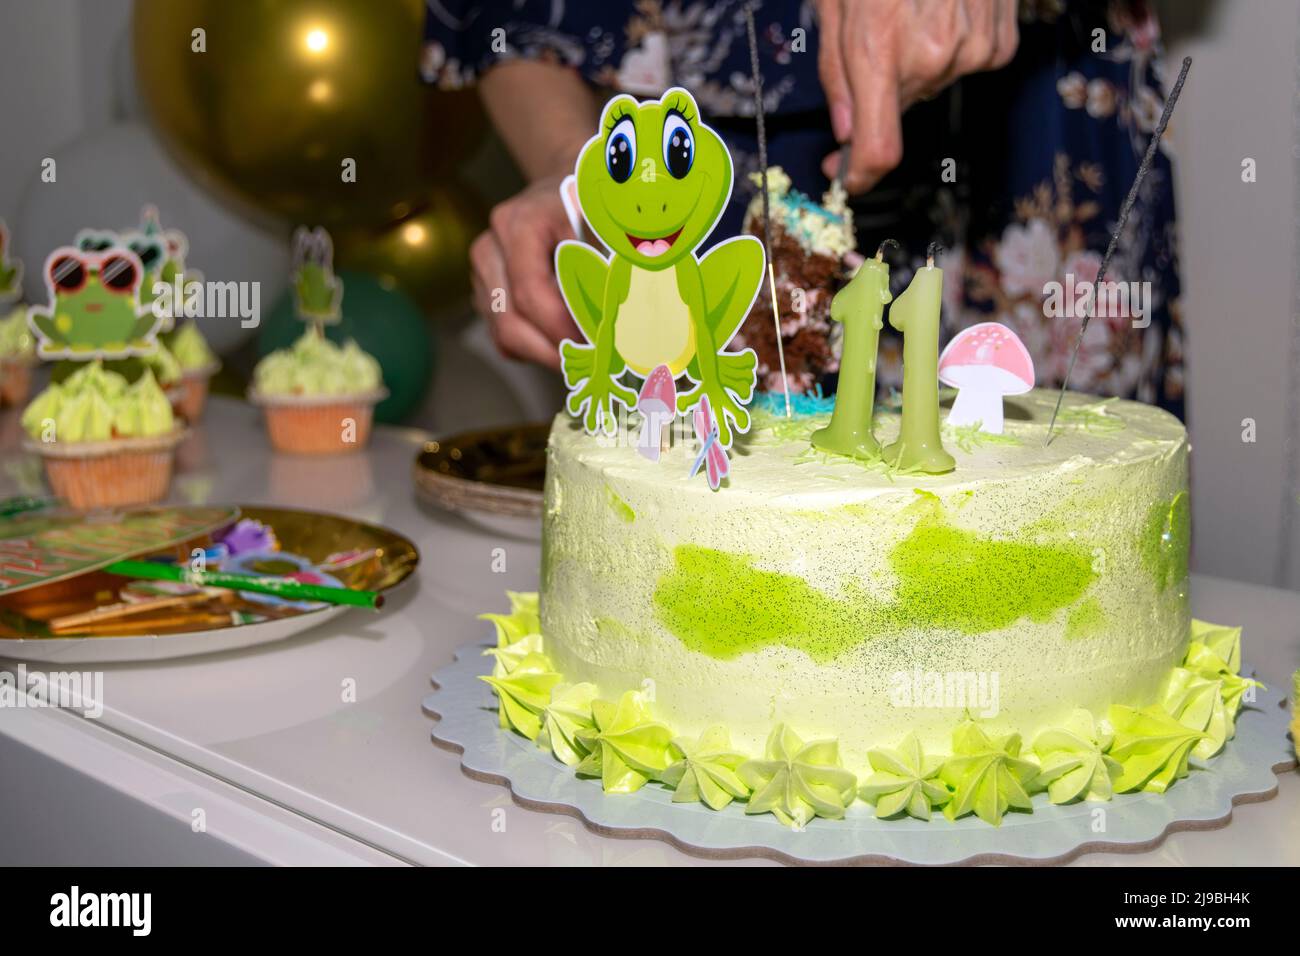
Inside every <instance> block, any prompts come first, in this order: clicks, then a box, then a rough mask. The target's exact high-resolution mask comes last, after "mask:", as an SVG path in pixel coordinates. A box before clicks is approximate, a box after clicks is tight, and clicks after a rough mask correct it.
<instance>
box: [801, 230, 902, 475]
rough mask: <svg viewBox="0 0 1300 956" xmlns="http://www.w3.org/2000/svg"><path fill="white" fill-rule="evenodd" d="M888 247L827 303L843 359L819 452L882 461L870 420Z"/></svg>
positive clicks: (816, 435) (815, 439)
mask: <svg viewBox="0 0 1300 956" xmlns="http://www.w3.org/2000/svg"><path fill="white" fill-rule="evenodd" d="M890 242H892V240H886V242H882V243H881V244H880V248H879V249H877V250H876V258H874V259H868V260H867V261H866V262H864V263H862V265H861V266H860V267H859V268H858V271H857V273H856V274H855V275H854V276H853V278H852V279H850V280H849V283H848V285H846V286H845V287H844V288H843V289H841V290H840V291H839V292H837V293H835V298H834V299H832V300H831V318H832V319H833V320H835V321H836V322H843V323H844V354H843V356H842V357H841V358H840V383H839V388H838V389H837V390H836V392H835V411H834V412H833V413H832V414H831V422H830V424H829V425H827V426H826V427H825V428H819V429H817V431H815V432H813V434H812V444H813V447H814V448H819V449H821V450H822V451H829V452H832V453H834V454H836V455H848V456H849V457H850V458H878V457H879V456H880V443H879V442H878V441H876V437H875V436H874V435H873V434H871V415H872V412H873V410H874V408H875V402H876V352H877V349H878V348H879V345H880V330H881V328H882V327H883V325H884V323H883V322H882V321H881V319H882V317H883V315H884V311H885V306H886V305H887V304H888V303H889V300H890V298H891V296H890V294H889V263H887V262H885V261H884V251H885V246H886V245H887V244H889V243H890ZM894 244H895V245H896V244H897V243H894Z"/></svg>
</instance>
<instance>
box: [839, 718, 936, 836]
mask: <svg viewBox="0 0 1300 956" xmlns="http://www.w3.org/2000/svg"><path fill="white" fill-rule="evenodd" d="M867 762H868V763H869V764H871V769H872V770H873V771H875V772H874V773H872V775H871V776H870V777H868V778H867V779H866V780H865V781H864V782H863V784H862V786H860V787H859V788H858V796H860V797H861V798H862V799H863V800H865V801H866V802H867V803H874V804H875V805H876V816H877V817H881V818H884V817H893V816H898V815H899V814H902V813H906V814H907V815H908V816H909V817H916V819H918V820H929V819H930V811H931V810H932V809H933V808H935V807H940V806H943V805H944V804H945V803H947V802H948V800H949V799H951V797H952V793H951V791H949V790H948V788H947V786H945V785H944V783H943V781H941V780H940V779H938V778H939V771H940V770H941V769H942V768H943V764H944V758H943V757H928V756H926V754H925V751H924V750H922V749H921V741H920V740H918V739H917V737H916V734H908V735H907V736H906V737H904V738H903V742H902V743H901V744H899V745H898V749H897V750H871V751H868V753H867Z"/></svg>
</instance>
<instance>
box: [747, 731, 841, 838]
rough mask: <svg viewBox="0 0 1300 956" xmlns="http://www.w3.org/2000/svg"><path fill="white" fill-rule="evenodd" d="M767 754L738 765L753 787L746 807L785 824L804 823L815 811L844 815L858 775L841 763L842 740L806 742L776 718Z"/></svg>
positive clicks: (834, 817) (832, 816) (837, 816)
mask: <svg viewBox="0 0 1300 956" xmlns="http://www.w3.org/2000/svg"><path fill="white" fill-rule="evenodd" d="M766 754H767V756H766V758H765V759H763V760H746V761H745V762H744V763H743V764H741V765H740V769H739V770H738V771H737V775H738V776H739V777H740V779H741V781H742V782H743V783H744V784H745V786H747V787H749V788H750V789H751V790H753V791H754V793H753V795H752V796H751V797H750V798H749V803H748V804H746V805H745V812H746V813H771V814H772V815H773V816H774V817H776V818H777V819H778V820H780V821H781V822H782V823H784V824H785V825H786V826H803V825H804V824H806V823H808V822H809V821H810V820H812V818H813V817H826V818H827V819H831V820H839V819H841V818H842V817H843V816H844V811H845V809H847V807H848V805H849V804H850V803H852V802H853V797H854V794H855V791H856V789H857V783H858V778H857V777H855V776H854V775H853V774H852V773H850V772H849V771H847V770H845V769H844V768H843V767H842V766H840V747H839V743H838V742H837V741H834V740H814V741H813V742H811V743H807V744H805V743H804V742H803V741H802V740H801V739H799V735H798V734H796V733H795V732H794V731H793V730H791V729H790V728H789V727H787V726H786V725H785V724H777V725H776V727H774V728H773V729H772V733H771V734H770V735H769V736H768V738H767V749H766Z"/></svg>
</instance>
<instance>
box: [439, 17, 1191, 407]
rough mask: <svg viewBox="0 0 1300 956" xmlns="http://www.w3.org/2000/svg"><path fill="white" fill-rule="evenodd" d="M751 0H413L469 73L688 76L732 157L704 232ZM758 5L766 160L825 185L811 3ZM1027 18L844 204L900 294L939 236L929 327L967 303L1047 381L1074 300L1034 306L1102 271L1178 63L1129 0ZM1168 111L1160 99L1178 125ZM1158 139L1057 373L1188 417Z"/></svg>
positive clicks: (734, 144) (745, 115) (887, 365)
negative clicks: (1108, 305)
mask: <svg viewBox="0 0 1300 956" xmlns="http://www.w3.org/2000/svg"><path fill="white" fill-rule="evenodd" d="M745 2H746V0H601V2H599V3H595V2H578V0H428V5H429V15H428V18H427V21H426V44H425V53H424V59H423V63H422V73H423V76H424V78H425V80H426V81H427V82H430V83H434V84H437V85H439V86H444V87H450V88H455V87H462V86H466V85H469V84H472V83H473V82H474V80H475V78H476V77H477V76H478V75H479V74H481V73H482V72H484V71H485V70H488V69H490V68H491V67H492V66H493V65H494V64H496V63H498V62H500V61H502V60H507V59H511V58H516V57H524V58H530V59H544V60H549V61H552V62H556V63H562V64H565V65H567V66H570V67H572V68H573V69H575V70H577V71H579V72H580V73H581V74H582V76H583V77H585V78H586V79H587V80H588V81H589V82H591V83H592V84H594V85H596V86H598V87H601V88H603V89H606V90H609V91H614V90H623V91H626V92H630V93H633V94H637V95H642V96H650V95H657V94H658V93H660V92H662V91H663V90H664V89H666V88H667V87H669V86H673V85H679V86H684V87H686V88H687V89H689V90H690V91H691V92H692V93H693V94H694V95H695V97H696V99H697V101H698V102H699V104H700V108H701V110H702V111H703V113H704V116H705V117H706V119H707V121H708V122H709V124H710V125H711V126H713V127H714V128H715V129H716V130H717V131H718V132H719V134H721V135H722V136H723V138H724V139H726V140H727V143H728V145H729V146H730V148H731V151H732V155H733V157H734V159H735V165H736V177H735V182H736V189H735V195H734V196H733V199H732V202H731V204H730V207H729V208H728V210H727V212H726V214H725V215H724V217H723V220H722V222H721V223H720V225H719V228H718V231H717V233H716V234H717V235H721V236H725V235H730V234H734V233H736V232H738V231H739V229H740V224H741V221H742V218H743V215H744V208H745V206H746V204H747V202H748V198H749V197H748V190H749V189H751V188H752V187H750V186H749V185H748V176H747V175H746V174H747V173H749V172H751V171H753V170H755V169H757V167H758V159H757V144H756V142H755V124H754V119H753V117H754V110H755V104H754V89H753V80H752V78H751V74H750V62H749V48H748V43H747V39H746V32H745V19H744V12H743V11H744V3H745ZM755 18H756V28H757V39H758V47H759V50H758V53H759V62H760V69H761V72H762V74H763V109H764V115H765V118H766V126H767V133H768V162H769V164H772V165H781V166H783V167H784V168H785V170H786V172H787V173H788V174H789V175H790V177H791V179H792V180H793V182H794V184H795V186H796V187H798V188H799V189H801V190H803V191H804V192H806V193H809V194H812V195H820V194H821V193H822V191H823V190H824V188H825V186H826V181H825V178H824V177H823V176H822V174H821V171H820V165H821V159H822V157H823V156H825V155H826V154H827V153H828V152H830V151H831V150H832V149H834V147H835V144H834V141H833V139H832V138H831V134H830V124H829V121H828V119H827V116H826V103H825V98H824V94H823V93H822V89H821V85H820V83H819V81H818V77H817V43H818V33H817V23H816V16H815V11H814V7H813V4H812V3H811V2H808V0H804V2H800V0H783V2H774V0H766V2H763V3H761V4H760V5H759V6H758V8H757V11H756V15H755ZM1020 21H1021V22H1020V46H1019V48H1018V50H1017V53H1016V56H1015V58H1014V59H1013V61H1012V62H1011V64H1010V65H1008V66H1007V67H1006V68H1004V69H1002V70H998V71H994V72H990V73H981V74H975V75H972V76H968V77H965V78H963V79H962V80H960V81H958V82H957V83H955V84H953V85H952V86H951V87H949V88H948V89H947V90H945V91H944V92H943V93H942V94H941V95H940V96H938V97H936V98H935V99H934V100H931V101H929V102H925V103H921V104H918V105H917V106H915V107H913V108H912V109H910V110H908V112H907V113H906V114H905V116H904V120H903V134H904V149H905V153H904V157H903V162H902V164H901V165H900V166H899V168H898V169H897V170H895V171H894V172H893V173H891V174H890V175H889V176H887V177H886V178H885V179H884V180H883V181H882V182H881V183H880V184H879V185H878V186H877V187H876V188H875V189H873V190H872V191H871V192H870V193H869V194H867V195H866V196H864V197H861V199H860V200H858V201H857V202H856V203H855V216H856V225H857V228H858V237H859V244H860V247H861V248H862V249H863V250H864V251H867V252H870V251H872V250H874V248H875V246H876V245H877V244H878V243H879V242H880V240H882V239H884V238H895V239H898V240H899V241H900V242H901V243H902V246H903V249H904V250H906V251H905V252H903V253H900V254H899V255H898V256H897V257H896V258H895V259H894V260H893V269H892V274H893V275H892V278H893V284H894V291H895V294H897V293H898V292H900V291H901V290H902V289H903V288H904V287H905V286H906V284H907V282H908V281H909V280H910V278H911V273H912V271H913V270H914V269H915V267H916V266H917V265H918V264H919V263H920V262H921V260H922V258H923V255H924V249H925V248H926V246H927V245H928V243H929V242H930V241H932V240H937V241H938V242H940V243H941V244H942V246H943V247H944V250H945V251H944V252H943V253H942V255H941V257H940V262H939V264H940V265H941V266H943V268H944V270H945V278H946V280H947V281H946V282H945V284H944V292H945V301H944V315H943V338H944V339H947V338H949V337H951V336H952V335H954V334H956V332H958V331H959V330H961V329H962V328H965V327H966V326H969V325H971V324H974V323H976V322H983V321H996V322H1002V323H1005V324H1006V325H1008V326H1010V327H1011V328H1012V329H1014V330H1015V331H1016V332H1017V334H1019V336H1020V337H1021V339H1022V340H1023V341H1024V342H1025V344H1026V346H1027V347H1028V348H1029V350H1030V352H1031V354H1032V355H1033V356H1034V360H1035V366H1036V372H1037V379H1038V384H1039V385H1042V386H1046V387H1054V386H1059V385H1060V383H1061V381H1062V378H1063V377H1064V374H1065V369H1066V366H1067V364H1068V361H1069V355H1070V351H1071V349H1072V348H1073V345H1074V341H1075V338H1076V336H1077V334H1078V330H1079V326H1080V319H1079V314H1078V312H1077V311H1074V310H1069V311H1067V312H1066V313H1065V314H1064V315H1060V314H1058V313H1059V310H1056V309H1053V308H1048V305H1049V304H1050V303H1051V300H1050V298H1049V289H1051V288H1052V285H1053V284H1054V283H1059V284H1060V286H1061V287H1062V288H1064V290H1065V293H1066V296H1067V298H1068V293H1069V291H1070V290H1071V289H1073V288H1076V287H1077V286H1078V284H1079V283H1082V282H1086V281H1088V280H1090V279H1092V278H1095V276H1096V274H1097V270H1098V269H1099V267H1100V264H1101V258H1102V255H1103V253H1104V252H1105V249H1106V245H1107V242H1108V240H1109V236H1110V232H1111V231H1112V230H1113V229H1114V227H1115V224H1116V221H1117V219H1118V215H1119V209H1120V206H1121V204H1122V203H1123V201H1124V197H1125V195H1126V194H1127V192H1128V190H1129V187H1130V185H1131V184H1132V182H1133V179H1134V176H1135V175H1136V172H1137V168H1138V165H1139V163H1140V162H1141V159H1142V155H1143V153H1144V152H1145V151H1146V147H1147V144H1148V142H1149V140H1150V136H1151V132H1152V129H1153V128H1154V126H1155V124H1156V122H1157V120H1158V119H1159V116H1160V113H1161V110H1162V109H1163V106H1164V93H1163V90H1164V88H1165V86H1166V85H1167V81H1171V80H1172V77H1171V76H1166V73H1165V69H1164V63H1163V61H1162V59H1161V48H1160V36H1159V30H1158V27H1157V25H1156V22H1155V19H1154V17H1153V15H1152V13H1151V11H1150V10H1149V9H1148V7H1147V6H1146V4H1145V3H1144V2H1143V0H1021V3H1020ZM1176 127H1177V119H1176V117H1175V121H1174V122H1173V123H1172V124H1171V127H1170V129H1171V134H1172V136H1173V138H1176V136H1177V133H1176ZM1171 152H1172V148H1171V145H1170V136H1166V137H1165V139H1164V140H1162V142H1161V149H1160V153H1159V154H1158V155H1157V157H1156V162H1155V164H1154V166H1153V167H1152V169H1151V172H1150V173H1149V175H1148V176H1147V178H1146V181H1145V183H1144V186H1143V188H1142V190H1141V192H1140V194H1139V196H1138V198H1137V203H1136V205H1135V207H1134V210H1133V213H1132V215H1131V216H1130V219H1129V222H1128V226H1127V228H1126V230H1125V233H1124V235H1123V236H1122V237H1121V240H1120V242H1119V245H1118V247H1117V249H1116V252H1115V255H1114V257H1113V258H1112V261H1111V264H1110V267H1109V270H1108V273H1107V280H1108V282H1110V281H1115V282H1118V283H1122V284H1123V287H1124V288H1125V289H1126V290H1132V294H1133V296H1135V298H1133V299H1132V300H1131V302H1130V303H1129V305H1130V307H1129V308H1127V309H1122V308H1121V309H1109V310H1106V311H1107V314H1106V315H1102V314H1100V312H1099V314H1098V315H1097V317H1096V318H1095V319H1093V320H1092V321H1091V322H1090V324H1089V326H1088V331H1087V334H1086V337H1085V338H1084V341H1083V346H1082V348H1081V350H1080V353H1079V358H1078V361H1077V364H1076V365H1075V368H1074V371H1073V373H1072V375H1071V377H1070V386H1071V387H1072V388H1074V389H1077V390H1080V391H1085V392H1092V393H1095V394H1103V395H1118V396H1121V397H1126V398H1137V399H1139V400H1141V401H1146V402H1151V403H1154V404H1159V405H1162V406H1164V407H1166V408H1168V409H1170V410H1171V411H1173V412H1174V413H1175V414H1177V415H1179V416H1180V417H1181V416H1182V415H1183V410H1184V405H1183V389H1184V383H1183V328H1182V321H1181V317H1180V308H1179V280H1178V250H1177V241H1176V236H1175V218H1174V201H1173V182H1172V167H1171V163H1170V157H1171ZM1138 306H1141V310H1140V314H1138V313H1139V310H1138ZM901 346H902V343H901V339H900V338H899V337H898V336H897V335H896V334H894V333H892V330H888V329H887V332H886V334H885V335H882V337H881V355H880V363H879V371H878V376H877V378H878V381H880V382H881V383H882V384H883V385H884V386H886V387H897V386H900V385H901V383H902V347H901ZM824 384H825V386H826V387H827V388H833V387H834V381H833V380H831V381H827V382H826V383H824Z"/></svg>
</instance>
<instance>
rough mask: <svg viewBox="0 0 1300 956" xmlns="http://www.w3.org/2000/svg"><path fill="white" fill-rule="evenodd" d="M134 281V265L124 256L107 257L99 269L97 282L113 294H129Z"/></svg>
mask: <svg viewBox="0 0 1300 956" xmlns="http://www.w3.org/2000/svg"><path fill="white" fill-rule="evenodd" d="M135 280H136V270H135V263H134V262H132V261H131V260H130V259H128V258H126V257H125V256H109V257H108V258H107V259H105V260H104V264H103V265H102V266H100V267H99V281H100V282H101V283H102V284H103V286H104V288H106V289H110V290H111V291H113V292H129V291H130V290H131V287H132V286H134V285H135Z"/></svg>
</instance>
